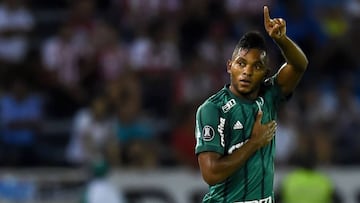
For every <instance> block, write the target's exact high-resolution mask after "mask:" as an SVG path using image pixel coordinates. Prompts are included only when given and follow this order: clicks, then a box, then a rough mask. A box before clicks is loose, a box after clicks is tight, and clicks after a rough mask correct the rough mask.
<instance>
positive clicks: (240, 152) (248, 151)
mask: <svg viewBox="0 0 360 203" xmlns="http://www.w3.org/2000/svg"><path fill="white" fill-rule="evenodd" d="M259 147H260V146H258V145H257V144H255V143H253V142H251V141H249V142H246V143H245V144H244V145H242V146H241V147H240V148H239V149H237V150H235V151H233V153H232V154H229V155H226V156H222V157H219V159H218V160H216V162H214V163H212V166H211V167H209V168H210V169H211V171H210V172H209V175H208V176H207V178H206V177H205V178H206V179H207V180H206V182H207V183H209V184H210V185H214V184H216V183H220V182H222V181H224V180H225V179H226V178H228V177H229V176H231V175H232V174H233V173H234V172H235V171H237V170H239V168H240V167H241V166H243V165H244V164H245V163H246V161H247V160H248V159H249V158H250V157H251V156H252V155H253V154H254V153H255V152H256V151H257V150H258V149H259Z"/></svg>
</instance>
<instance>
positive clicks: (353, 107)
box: [333, 76, 360, 164]
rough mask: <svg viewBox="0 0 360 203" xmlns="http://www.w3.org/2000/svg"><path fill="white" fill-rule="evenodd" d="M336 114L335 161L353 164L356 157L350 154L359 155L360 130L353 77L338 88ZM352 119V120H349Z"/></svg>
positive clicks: (334, 121) (358, 107)
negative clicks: (359, 132)
mask: <svg viewBox="0 0 360 203" xmlns="http://www.w3.org/2000/svg"><path fill="white" fill-rule="evenodd" d="M335 94H336V95H335V98H336V106H335V109H336V113H335V115H336V116H335V117H334V120H333V125H336V129H334V133H335V139H334V148H335V149H336V150H337V152H336V153H335V154H334V155H335V160H336V161H337V162H338V163H340V164H352V163H354V161H355V160H354V158H355V157H349V156H348V154H357V152H358V147H359V143H358V142H357V141H359V139H357V137H358V136H357V134H356V133H355V134H354V132H357V131H359V130H360V128H359V126H360V103H359V100H358V98H357V97H356V96H355V94H354V82H353V81H352V79H351V77H350V76H348V77H346V79H345V78H344V79H343V80H342V82H341V83H339V84H338V85H337V87H336V92H335ZM349 118H351V119H349Z"/></svg>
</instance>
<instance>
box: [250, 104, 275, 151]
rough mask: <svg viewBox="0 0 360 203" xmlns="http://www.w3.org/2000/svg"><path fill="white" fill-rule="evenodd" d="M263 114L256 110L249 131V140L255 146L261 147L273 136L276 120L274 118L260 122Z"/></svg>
mask: <svg viewBox="0 0 360 203" xmlns="http://www.w3.org/2000/svg"><path fill="white" fill-rule="evenodd" d="M262 116H263V112H262V111H260V110H259V111H258V113H257V115H256V119H255V123H254V126H253V129H252V131H251V137H250V140H249V141H250V142H252V143H253V144H255V145H256V147H257V148H261V147H263V146H265V145H267V144H268V143H269V142H270V141H271V140H272V139H273V137H274V136H275V131H276V126H277V124H276V122H275V121H274V120H272V121H270V122H268V123H266V124H262V123H261V119H262Z"/></svg>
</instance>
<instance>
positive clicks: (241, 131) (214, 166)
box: [195, 6, 308, 203]
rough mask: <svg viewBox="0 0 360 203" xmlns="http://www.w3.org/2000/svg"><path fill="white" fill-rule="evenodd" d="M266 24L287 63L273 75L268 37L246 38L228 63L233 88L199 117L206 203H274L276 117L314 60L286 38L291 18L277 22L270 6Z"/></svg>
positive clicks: (203, 108)
mask: <svg viewBox="0 0 360 203" xmlns="http://www.w3.org/2000/svg"><path fill="white" fill-rule="evenodd" d="M264 26H265V30H266V32H267V33H268V35H269V36H270V37H271V38H272V39H273V40H274V42H275V43H276V44H277V45H278V47H279V48H280V50H281V52H282V55H283V56H284V58H285V61H286V62H285V63H284V64H283V65H282V66H281V68H280V69H279V70H278V71H277V73H276V74H274V75H273V76H269V68H268V63H267V50H266V46H265V40H264V38H263V37H262V36H261V35H260V34H259V33H258V32H248V33H246V34H244V35H243V36H242V37H241V39H240V40H239V42H238V44H237V45H236V47H235V49H234V51H233V54H232V58H231V59H230V60H229V61H228V62H227V72H228V73H229V75H230V84H229V85H225V87H224V88H223V89H221V90H220V91H219V92H217V93H216V94H215V95H213V96H211V97H210V98H208V99H207V100H206V101H205V102H204V103H203V104H202V105H201V106H200V107H199V108H198V111H197V113H196V129H195V134H196V147H195V153H196V154H197V156H198V162H199V166H200V171H201V173H202V176H203V179H204V180H205V182H206V183H208V185H209V192H208V193H207V194H206V195H205V197H204V198H203V202H204V203H210V202H221V203H234V202H238V203H240V202H241V203H272V202H274V192H273V179H274V153H275V139H274V135H275V130H276V122H275V119H276V116H277V111H278V109H279V107H280V105H281V103H282V102H284V101H286V99H287V98H289V96H290V95H291V93H292V92H293V91H294V89H295V87H296V86H297V84H298V83H299V81H300V79H301V77H302V75H303V73H304V71H305V70H306V68H307V65H308V61H307V58H306V56H305V54H304V53H303V52H302V50H301V49H300V48H299V47H298V46H297V45H296V44H295V42H293V41H292V40H291V39H290V38H289V37H288V36H287V35H286V23H285V20H284V19H281V18H274V19H271V18H270V16H269V10H268V7H266V6H265V7H264Z"/></svg>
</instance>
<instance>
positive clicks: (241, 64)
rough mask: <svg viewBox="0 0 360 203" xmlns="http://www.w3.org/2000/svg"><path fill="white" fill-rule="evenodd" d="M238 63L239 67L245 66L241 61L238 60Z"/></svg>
mask: <svg viewBox="0 0 360 203" xmlns="http://www.w3.org/2000/svg"><path fill="white" fill-rule="evenodd" d="M238 64H239V66H241V67H245V66H246V63H245V62H243V61H240V62H238Z"/></svg>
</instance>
